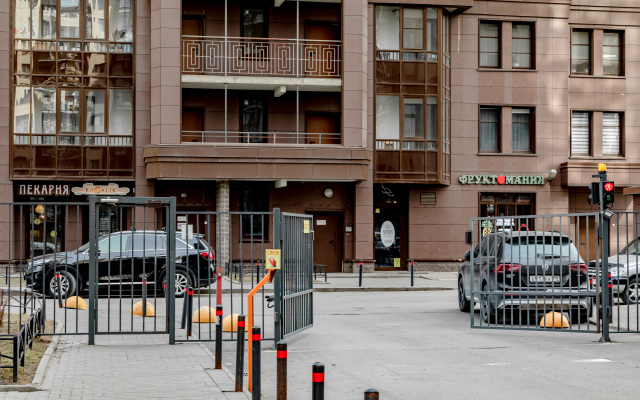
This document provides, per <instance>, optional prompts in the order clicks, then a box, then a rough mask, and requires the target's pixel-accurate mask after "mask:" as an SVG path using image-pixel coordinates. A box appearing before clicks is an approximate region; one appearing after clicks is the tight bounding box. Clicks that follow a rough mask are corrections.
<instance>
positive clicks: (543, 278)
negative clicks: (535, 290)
mask: <svg viewBox="0 0 640 400" xmlns="http://www.w3.org/2000/svg"><path fill="white" fill-rule="evenodd" d="M529 282H531V283H546V282H560V275H530V276H529Z"/></svg>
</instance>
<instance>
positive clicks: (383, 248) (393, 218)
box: [374, 185, 407, 270]
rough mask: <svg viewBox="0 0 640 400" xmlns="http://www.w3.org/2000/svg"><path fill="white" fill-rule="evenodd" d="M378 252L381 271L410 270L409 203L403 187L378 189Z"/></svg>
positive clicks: (375, 225) (375, 231)
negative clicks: (408, 258)
mask: <svg viewBox="0 0 640 400" xmlns="http://www.w3.org/2000/svg"><path fill="white" fill-rule="evenodd" d="M374 196H375V197H374V229H375V230H374V246H375V247H374V253H375V267H376V269H379V270H385V269H406V258H407V255H406V254H407V252H406V248H407V246H406V243H405V237H406V236H405V232H406V230H407V228H406V206H405V204H406V200H405V192H404V188H403V187H401V186H399V185H398V186H392V185H389V186H385V185H376V188H375V189H374Z"/></svg>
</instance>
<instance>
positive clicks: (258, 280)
mask: <svg viewBox="0 0 640 400" xmlns="http://www.w3.org/2000/svg"><path fill="white" fill-rule="evenodd" d="M258 282H260V261H258V263H257V264H256V285H257V284H258Z"/></svg>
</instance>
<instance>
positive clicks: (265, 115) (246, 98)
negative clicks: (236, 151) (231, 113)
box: [238, 96, 269, 143]
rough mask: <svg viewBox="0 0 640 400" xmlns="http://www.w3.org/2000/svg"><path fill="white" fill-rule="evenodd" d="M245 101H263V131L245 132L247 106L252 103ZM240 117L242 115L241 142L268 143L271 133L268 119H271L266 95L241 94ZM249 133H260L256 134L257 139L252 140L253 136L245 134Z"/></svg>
mask: <svg viewBox="0 0 640 400" xmlns="http://www.w3.org/2000/svg"><path fill="white" fill-rule="evenodd" d="M245 102H260V103H262V131H261V132H250V131H249V132H245V130H244V115H245V111H246V110H245V107H249V106H250V104H246V105H245ZM238 114H239V117H240V125H239V126H240V132H241V133H240V143H268V142H269V135H267V133H268V130H269V129H268V127H269V124H268V119H269V101H268V99H267V98H266V97H261V96H256V97H251V96H240V108H239V112H238ZM247 133H256V134H258V135H256V136H255V141H252V139H251V136H249V135H245V134H247ZM259 133H263V135H259Z"/></svg>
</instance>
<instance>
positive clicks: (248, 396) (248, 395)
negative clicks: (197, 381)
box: [198, 343, 252, 399]
mask: <svg viewBox="0 0 640 400" xmlns="http://www.w3.org/2000/svg"><path fill="white" fill-rule="evenodd" d="M198 345H199V346H200V348H201V349H203V350H204V352H205V353H206V354H207V355H208V356H209V358H211V361H213V362H214V365H215V359H216V358H215V356H214V355H213V353H211V350H209V349H208V348H207V347H206V346H205V345H204V344H203V343H198ZM221 371H224V373H225V374H227V375H228V376H229V379H231V381H232V382H234V383H235V381H236V380H235V375H234V374H233V373H232V372H231V371H229V369H228V368H227V367H225V366H224V364H222V370H221ZM244 381H245V382H246V379H245V380H244ZM214 382H215V381H214ZM216 384H217V383H216ZM223 393H240V392H236V391H230V392H223ZM242 393H244V394H245V395H246V396H247V398H248V399H251V398H252V397H251V396H252V395H251V392H250V391H249V389H248V388H247V387H245V386H244V385H243V386H242Z"/></svg>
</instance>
